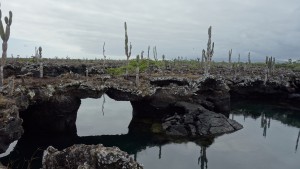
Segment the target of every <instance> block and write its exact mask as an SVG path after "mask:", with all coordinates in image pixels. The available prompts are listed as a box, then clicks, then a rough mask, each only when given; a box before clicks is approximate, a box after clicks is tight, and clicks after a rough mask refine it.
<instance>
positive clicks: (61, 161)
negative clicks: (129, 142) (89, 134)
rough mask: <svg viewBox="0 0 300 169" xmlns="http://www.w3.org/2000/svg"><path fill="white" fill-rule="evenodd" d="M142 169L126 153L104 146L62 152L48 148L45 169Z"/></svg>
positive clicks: (75, 147) (44, 163) (82, 147)
mask: <svg viewBox="0 0 300 169" xmlns="http://www.w3.org/2000/svg"><path fill="white" fill-rule="evenodd" d="M68 168H70V169H73V168H77V169H96V168H97V169H142V168H143V167H142V165H140V164H138V163H137V162H136V161H134V160H133V159H132V158H131V157H130V156H129V155H128V154H127V153H126V152H124V151H121V150H120V149H119V148H117V147H104V146H103V145H101V144H100V145H83V144H79V145H73V146H71V147H68V148H66V149H64V150H62V151H58V150H57V149H55V148H53V147H48V148H47V150H45V151H44V157H43V169H68Z"/></svg>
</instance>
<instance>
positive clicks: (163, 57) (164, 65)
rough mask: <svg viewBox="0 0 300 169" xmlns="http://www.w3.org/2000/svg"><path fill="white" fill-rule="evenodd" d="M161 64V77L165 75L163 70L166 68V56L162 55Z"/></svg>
mask: <svg viewBox="0 0 300 169" xmlns="http://www.w3.org/2000/svg"><path fill="white" fill-rule="evenodd" d="M162 62H163V68H162V72H163V75H165V69H166V68H167V63H166V56H165V55H164V54H163V55H162Z"/></svg>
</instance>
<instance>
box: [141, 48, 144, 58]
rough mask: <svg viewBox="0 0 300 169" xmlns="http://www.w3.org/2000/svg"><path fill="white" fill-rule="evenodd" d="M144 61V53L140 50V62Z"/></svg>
mask: <svg viewBox="0 0 300 169" xmlns="http://www.w3.org/2000/svg"><path fill="white" fill-rule="evenodd" d="M143 59H144V51H143V50H142V52H141V60H143Z"/></svg>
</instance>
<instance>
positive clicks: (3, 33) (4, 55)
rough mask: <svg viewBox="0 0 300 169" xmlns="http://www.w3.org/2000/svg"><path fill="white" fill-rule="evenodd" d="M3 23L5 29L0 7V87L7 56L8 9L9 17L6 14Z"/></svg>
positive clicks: (10, 13)
mask: <svg viewBox="0 0 300 169" xmlns="http://www.w3.org/2000/svg"><path fill="white" fill-rule="evenodd" d="M4 21H5V24H6V29H5V30H4V28H3V24H2V11H1V9H0V36H1V39H2V41H3V42H2V59H1V66H0V89H2V87H3V78H4V75H3V68H4V66H5V63H6V58H7V41H8V39H9V35H10V26H11V23H12V12H11V11H9V18H8V17H7V16H6V17H5V18H4Z"/></svg>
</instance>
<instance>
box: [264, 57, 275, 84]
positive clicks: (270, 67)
mask: <svg viewBox="0 0 300 169" xmlns="http://www.w3.org/2000/svg"><path fill="white" fill-rule="evenodd" d="M274 69H275V57H272V56H271V57H268V56H266V69H265V82H264V83H265V84H266V82H267V81H268V80H269V78H270V76H271V75H272V74H273V72H274Z"/></svg>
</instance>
